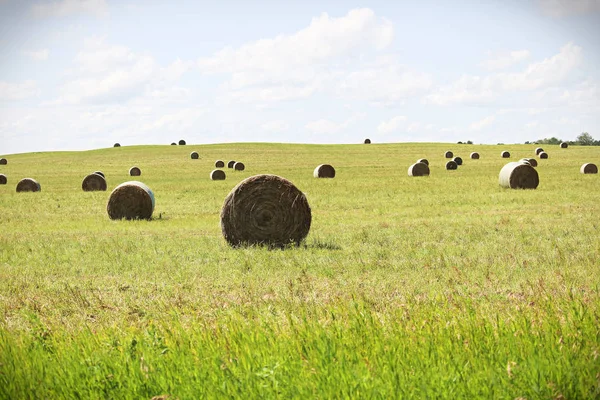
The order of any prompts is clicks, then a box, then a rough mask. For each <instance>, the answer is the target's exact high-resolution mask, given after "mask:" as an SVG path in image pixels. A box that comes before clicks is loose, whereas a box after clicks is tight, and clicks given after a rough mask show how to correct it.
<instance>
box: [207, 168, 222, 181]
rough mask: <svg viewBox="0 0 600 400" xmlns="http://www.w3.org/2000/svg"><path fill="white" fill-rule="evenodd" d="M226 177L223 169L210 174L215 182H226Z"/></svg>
mask: <svg viewBox="0 0 600 400" xmlns="http://www.w3.org/2000/svg"><path fill="white" fill-rule="evenodd" d="M225 177H226V176H225V171H223V170H222V169H214V170H212V172H211V173H210V179H211V180H213V181H224V180H225Z"/></svg>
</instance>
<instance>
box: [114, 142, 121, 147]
mask: <svg viewBox="0 0 600 400" xmlns="http://www.w3.org/2000/svg"><path fill="white" fill-rule="evenodd" d="M113 147H121V145H120V144H119V143H115V144H113Z"/></svg>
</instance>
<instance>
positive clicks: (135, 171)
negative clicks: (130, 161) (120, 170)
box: [129, 167, 142, 176]
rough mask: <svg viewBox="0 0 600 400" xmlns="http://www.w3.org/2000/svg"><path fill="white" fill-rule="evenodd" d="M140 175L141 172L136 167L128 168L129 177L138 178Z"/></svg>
mask: <svg viewBox="0 0 600 400" xmlns="http://www.w3.org/2000/svg"><path fill="white" fill-rule="evenodd" d="M140 175H142V170H141V169H139V168H138V167H131V168H129V176H140Z"/></svg>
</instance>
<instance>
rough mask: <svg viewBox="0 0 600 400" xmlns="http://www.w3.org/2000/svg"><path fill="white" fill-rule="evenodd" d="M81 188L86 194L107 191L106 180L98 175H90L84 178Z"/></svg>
mask: <svg viewBox="0 0 600 400" xmlns="http://www.w3.org/2000/svg"><path fill="white" fill-rule="evenodd" d="M81 188H82V189H83V191H84V192H95V191H98V190H102V191H105V190H106V179H104V176H102V175H98V174H96V173H93V174H89V175H88V176H86V177H85V178H83V181H82V182H81Z"/></svg>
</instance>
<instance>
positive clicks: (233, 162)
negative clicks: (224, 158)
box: [227, 160, 235, 168]
mask: <svg viewBox="0 0 600 400" xmlns="http://www.w3.org/2000/svg"><path fill="white" fill-rule="evenodd" d="M234 165H235V160H230V161H229V162H228V163H227V168H233V166H234Z"/></svg>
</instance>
